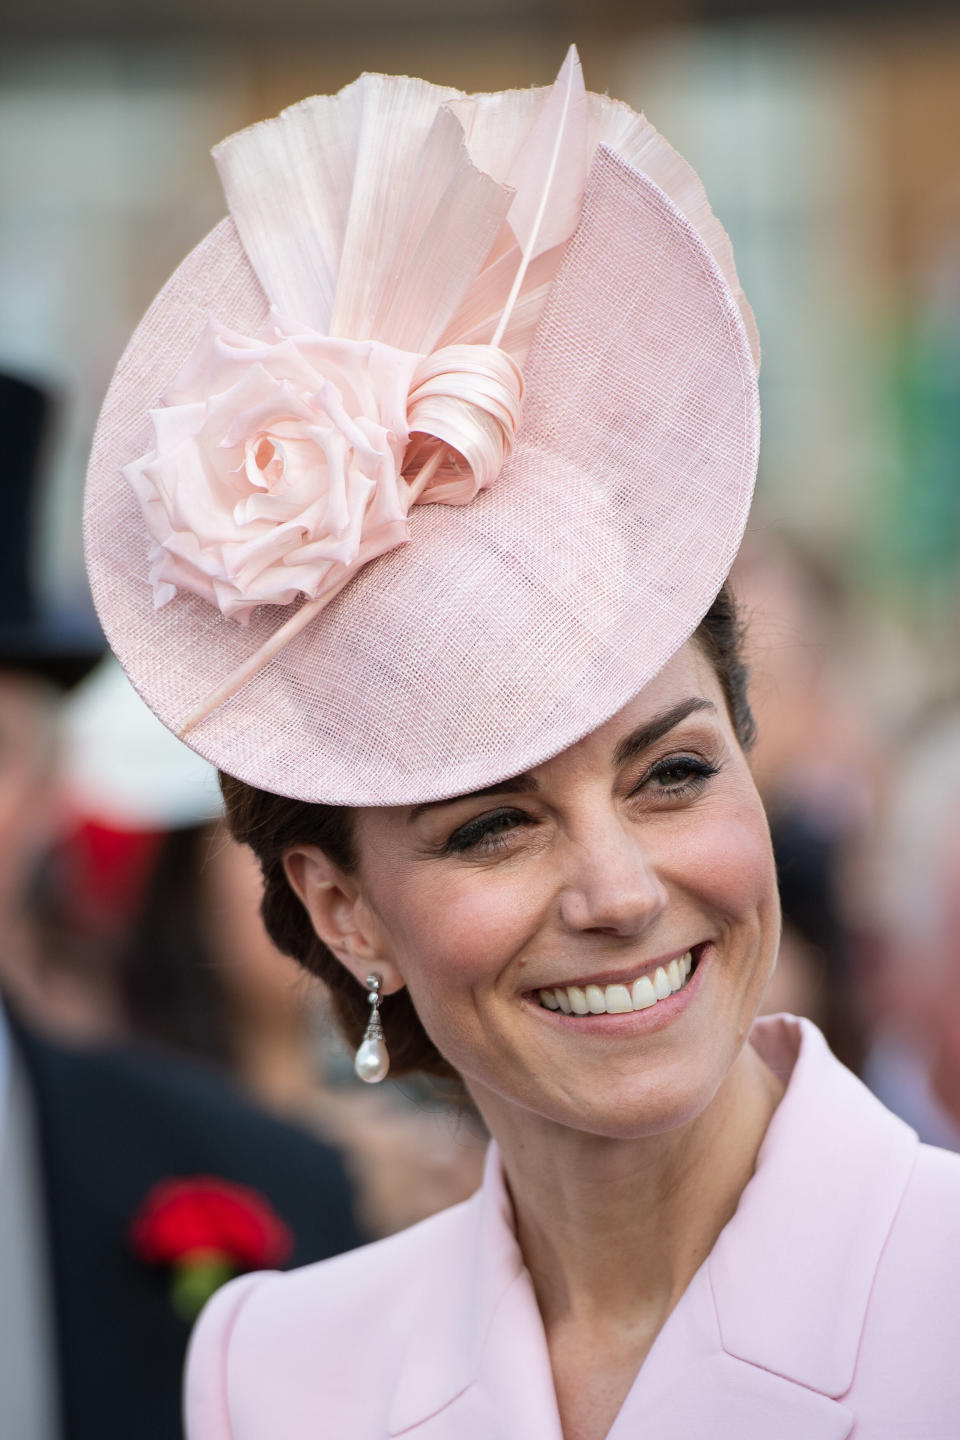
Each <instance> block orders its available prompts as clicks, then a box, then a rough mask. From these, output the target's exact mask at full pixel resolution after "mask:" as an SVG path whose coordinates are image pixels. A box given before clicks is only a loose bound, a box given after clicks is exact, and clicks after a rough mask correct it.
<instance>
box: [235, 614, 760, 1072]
mask: <svg viewBox="0 0 960 1440" xmlns="http://www.w3.org/2000/svg"><path fill="white" fill-rule="evenodd" d="M693 638H694V640H695V641H696V642H697V644H698V645H699V646H700V647H701V650H702V651H703V653H704V654H705V655H706V657H707V659H708V660H709V661H710V664H711V665H712V666H713V669H714V671H715V672H716V675H717V679H718V680H719V681H720V686H721V688H722V690H723V694H724V698H725V700H726V702H727V708H728V710H729V713H730V719H731V721H732V722H733V728H734V731H735V732H736V736H737V739H738V740H739V742H740V744H741V745H742V746H743V748H744V749H745V750H746V749H749V747H750V746H751V745H752V743H753V740H754V737H755V733H756V727H755V725H754V720H753V715H752V713H751V710H750V701H749V698H748V695H747V669H746V665H745V663H744V659H743V625H742V623H741V620H740V617H739V614H738V612H737V607H736V603H735V601H734V599H733V596H732V594H731V592H730V590H729V589H728V587H727V586H724V587H723V589H722V590H721V591H720V594H719V595H718V596H717V598H716V600H715V601H714V602H713V604H712V605H711V607H710V609H709V610H708V611H707V613H706V615H705V616H704V618H703V620H702V621H701V622H700V625H699V626H698V628H697V630H696V631H695V633H694V637H693ZM220 784H221V787H222V789H223V796H224V800H225V801H226V807H227V820H228V823H229V826H230V832H231V834H232V835H233V837H234V839H235V840H238V841H239V842H240V843H241V844H242V845H249V846H250V848H251V849H252V850H253V852H254V854H255V855H256V857H257V859H258V860H259V861H260V868H261V870H262V872H263V882H264V891H263V902H262V905H261V913H262V915H263V919H264V923H265V925H266V927H267V931H268V933H269V935H270V938H271V939H272V940H273V943H274V944H275V945H276V946H277V947H278V949H280V950H282V951H283V952H284V954H286V955H292V956H293V958H294V959H295V960H298V961H299V962H300V964H301V965H303V966H305V967H306V969H307V970H309V971H310V972H311V973H312V974H314V975H318V976H319V977H320V979H321V980H323V981H324V982H325V984H326V985H327V988H328V989H329V991H330V995H331V997H332V1000H333V1007H334V1013H335V1015H336V1018H337V1020H338V1022H339V1024H340V1028H341V1030H342V1031H343V1034H344V1036H345V1037H346V1039H347V1041H348V1042H349V1044H350V1045H351V1046H357V1045H359V1043H360V1039H361V1037H362V1035H363V1031H364V1027H365V1026H366V1023H367V1019H368V1016H369V1013H370V1007H369V1005H368V1004H367V996H366V993H365V992H364V991H363V990H362V989H361V987H360V986H359V985H358V984H357V982H356V980H355V979H354V978H353V976H352V975H351V974H350V973H349V972H348V971H347V970H346V969H345V968H344V966H343V965H341V963H340V961H339V960H337V959H336V957H335V956H334V955H333V954H332V953H331V951H330V950H328V949H327V947H326V945H324V944H323V942H322V941H321V940H319V939H318V938H317V935H316V934H315V932H314V929H313V926H312V925H311V923H310V918H309V916H308V915H307V912H306V910H305V909H304V907H303V905H302V904H301V903H300V901H299V900H298V898H297V896H296V895H295V894H294V892H293V890H292V889H291V888H290V885H289V882H288V881H287V877H286V873H285V871H284V867H283V857H284V855H285V854H286V852H287V851H288V850H290V849H292V848H293V847H294V846H296V845H316V846H317V847H318V848H319V849H320V850H322V851H323V853H324V854H325V855H327V856H328V857H329V858H330V859H331V860H332V861H333V862H334V864H335V865H338V866H339V867H340V869H341V870H343V871H344V872H346V873H347V874H349V873H350V872H351V871H353V870H355V869H356V866H357V863H358V855H357V851H356V844H355V838H354V833H353V825H352V821H351V814H352V812H351V810H350V808H349V807H348V806H343V805H311V804H307V803H305V802H304V801H301V800H288V799H285V798H284V797H283V796H280V795H272V794H270V792H269V791H266V790H256V789H254V788H253V787H252V786H250V785H245V784H244V783H243V782H242V781H241V780H235V779H234V778H233V777H232V776H230V775H224V774H221V776H220ZM381 1018H382V1020H383V1030H384V1038H385V1039H386V1043H387V1049H388V1050H389V1052H390V1069H391V1073H392V1074H394V1075H403V1074H408V1073H410V1072H412V1071H419V1072H421V1073H424V1074H429V1075H440V1076H445V1077H450V1076H452V1075H453V1073H454V1072H453V1070H452V1068H451V1067H450V1065H448V1063H447V1062H446V1060H444V1058H443V1056H442V1055H441V1054H440V1052H439V1051H438V1050H437V1049H436V1047H435V1046H434V1044H433V1042H432V1040H431V1039H430V1038H429V1036H428V1035H427V1032H426V1031H425V1030H424V1028H423V1026H422V1025H421V1023H420V1019H419V1017H418V1015H417V1013H416V1011H415V1010H414V1008H413V1003H412V1001H411V999H410V994H409V991H407V990H406V989H404V990H398V991H397V992H396V994H394V995H387V996H385V997H384V1000H383V1005H382V1009H381Z"/></svg>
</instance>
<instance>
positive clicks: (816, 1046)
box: [87, 54, 960, 1440]
mask: <svg viewBox="0 0 960 1440" xmlns="http://www.w3.org/2000/svg"><path fill="white" fill-rule="evenodd" d="M217 160H218V165H219V167H220V170H221V174H222V176H223V178H224V182H225V188H226V191H227V197H228V203H229V205H230V209H231V216H232V223H231V222H227V228H226V229H225V228H224V227H219V228H218V230H217V231H215V232H213V234H212V235H211V236H210V237H208V239H207V240H206V241H205V242H203V243H202V245H201V246H199V247H198V249H197V251H195V252H194V253H193V255H192V256H191V257H188V260H187V261H186V262H184V265H183V266H182V267H181V269H180V271H179V272H178V274H177V275H176V276H175V277H174V280H173V281H171V283H170V286H168V288H167V290H166V291H165V292H164V293H163V294H162V295H161V296H160V297H159V299H158V301H157V302H156V303H155V306H154V309H153V310H152V311H151V312H150V314H149V315H148V316H147V318H146V320H145V321H144V323H143V325H142V326H141V329H140V330H139V331H138V333H137V335H136V336H135V337H134V341H133V342H132V344H131V347H130V349H129V351H128V353H127V356H126V357H125V360H124V361H123V362H122V363H121V368H120V370H119V371H118V375H117V377H116V379H115V382H114V387H113V389H112V390H111V394H110V396H108V399H107V403H106V406H105V410H104V416H103V418H102V420H101V427H100V432H99V436H98V442H97V444H96V446H95V450H94V458H93V461H92V466H91V480H90V489H89V498H88V519H87V546H88V557H89V561H90V568H91V575H92V580H93V584H94V591H95V594H96V597H97V600H98V605H99V608H100V612H101V617H102V619H103V621H104V624H105V627H106V629H107V632H108V634H109V636H110V638H111V642H112V643H113V645H114V647H115V648H116V649H117V651H118V653H119V654H120V656H121V659H123V661H124V663H125V664H126V665H127V667H128V668H129V669H130V671H131V673H132V674H133V676H134V678H135V679H136V681H137V683H138V686H139V688H140V689H141V690H142V692H143V693H144V694H145V695H146V696H147V698H148V699H149V700H150V703H151V704H152V705H153V706H154V708H155V709H156V710H157V712H158V713H159V714H160V715H161V718H163V719H164V720H165V721H166V722H167V723H168V724H169V725H171V726H172V727H174V728H177V729H178V730H179V731H180V732H181V733H183V734H188V735H189V737H190V743H191V744H192V745H194V746H195V748H197V749H198V750H199V751H200V752H201V753H203V754H205V755H207V757H208V758H211V759H215V760H217V762H218V763H219V765H220V767H221V769H222V770H223V771H224V772H225V773H226V775H227V776H228V777H231V778H228V779H227V780H226V781H225V789H226V793H227V797H228V804H229V808H230V812H231V820H232V824H233V827H234V831H235V833H236V834H237V836H238V838H240V839H242V840H244V841H246V842H247V843H249V844H251V845H252V846H253V847H254V849H255V850H256V851H257V853H258V854H259V857H260V860H261V864H262V866H263V869H264V874H265V880H266V896H265V914H266V917H267V920H268V924H269V927H270V929H271V933H272V935H273V937H274V939H275V940H276V941H277V943H279V944H280V945H281V947H282V948H284V949H286V950H288V951H289V952H290V953H292V954H294V955H296V956H297V958H299V959H300V960H301V961H303V962H304V963H306V964H308V965H310V966H311V967H312V968H314V969H317V970H319V971H320V972H321V973H322V974H323V975H324V977H325V978H326V980H327V981H328V983H329V984H330V986H331V988H332V990H333V994H334V997H335V1000H336V1004H337V1008H338V1011H339V1014H340V1018H341V1021H342V1022H343V1024H344V1028H345V1030H346V1033H347V1034H348V1035H349V1037H350V1038H351V1040H352V1042H353V1043H354V1044H356V1045H357V1046H358V1051H357V1070H358V1073H359V1074H360V1075H361V1077H362V1078H364V1079H366V1080H369V1081H376V1080H377V1079H379V1078H381V1077H382V1076H383V1074H384V1073H386V1069H387V1067H388V1065H389V1066H391V1067H392V1068H393V1070H394V1072H395V1073H396V1072H402V1071H408V1070H415V1069H426V1070H432V1071H441V1072H446V1073H449V1071H450V1070H453V1071H455V1072H456V1073H457V1074H459V1075H460V1077H461V1078H462V1080H463V1082H464V1084H465V1086H466V1088H467V1090H468V1091H469V1093H470V1095H471V1096H472V1098H473V1100H474V1102H475V1103H476V1105H477V1106H478V1108H479V1110H480V1112H481V1114H482V1115H483V1117H484V1119H485V1121H486V1123H487V1125H488V1126H489V1128H490V1131H491V1133H492V1135H493V1137H494V1144H493V1145H492V1146H491V1148H490V1151H489V1154H488V1161H487V1167H486V1172H485V1178H484V1183H483V1186H482V1188H481V1190H480V1192H479V1193H478V1195H477V1196H475V1197H474V1198H473V1199H472V1200H470V1201H468V1202H466V1204H465V1205H462V1206H459V1207H455V1208H454V1209H451V1210H447V1211H445V1212H443V1213H442V1214H441V1215H439V1216H437V1217H434V1218H432V1219H431V1220H429V1221H426V1222H424V1223H423V1224H422V1225H420V1226H417V1227H415V1228H414V1229H412V1230H408V1231H405V1232H404V1233H402V1234H401V1235H399V1236H396V1237H393V1238H391V1239H390V1240H387V1241H384V1242H381V1243H379V1244H377V1245H374V1246H371V1247H367V1248H364V1249H361V1250H359V1251H356V1252H354V1253H353V1254H350V1255H347V1256H343V1257H340V1258H338V1259H336V1260H334V1261H332V1262H327V1263H325V1264H324V1265H322V1266H319V1267H313V1268H310V1269H307V1270H303V1271H300V1272H297V1273H295V1274H293V1275H291V1276H284V1277H276V1276H263V1275H254V1276H247V1277H243V1278H241V1279H240V1280H238V1281H236V1282H234V1283H233V1284H232V1285H230V1286H228V1287H226V1288H225V1289H224V1290H223V1291H222V1292H221V1293H220V1294H219V1295H218V1296H217V1297H216V1298H215V1299H214V1301H213V1302H212V1304H211V1306H210V1307H209V1309H208V1311H207V1312H206V1313H205V1315H204V1317H203V1318H202V1319H201V1321H200V1323H199V1326H198V1329H197V1331H196V1333H195V1336H194V1341H193V1349H192V1356H191V1362H190V1366H189V1372H188V1381H187V1422H188V1431H189V1434H190V1437H191V1440H225V1437H228V1436H229V1437H235V1440H247V1437H258V1436H269V1437H271V1440H273V1437H282V1440H301V1437H304V1440H305V1437H307V1436H317V1435H329V1436H332V1437H333V1436H336V1437H339V1436H343V1435H351V1436H356V1437H364V1440H374V1437H383V1436H387V1435H400V1434H416V1435H418V1436H423V1437H424V1440H426V1437H428V1436H431V1437H437V1440H440V1437H444V1440H464V1437H476V1440H480V1437H484V1440H487V1437H491V1436H517V1437H519V1436H524V1437H528V1436H537V1437H541V1436H542V1437H557V1440H559V1437H561V1436H562V1437H564V1440H600V1437H603V1436H611V1437H613V1440H625V1437H627V1436H632V1435H639V1434H651V1435H654V1434H655V1435H658V1436H666V1437H670V1436H673V1437H677V1440H679V1437H681V1436H684V1437H686V1436H689V1435H691V1434H694V1433H699V1432H705V1433H709V1434H711V1435H729V1436H734V1435H736V1436H738V1437H743V1436H751V1437H752V1436H756V1437H760V1436H763V1437H768V1436H770V1435H776V1436H777V1437H791V1436H792V1437H796V1440H800V1437H803V1440H810V1437H814V1436H818V1437H823V1440H827V1437H836V1440H840V1437H842V1436H847V1435H856V1436H857V1437H858V1440H863V1437H883V1440H887V1437H893V1436H905V1435H910V1436H911V1437H913V1436H921V1435H925V1436H931V1437H932V1436H934V1435H941V1436H946V1435H947V1434H948V1433H949V1430H950V1427H952V1426H953V1425H954V1423H955V1415H956V1413H957V1404H958V1401H960V1388H958V1382H957V1380H956V1379H955V1378H954V1367H953V1364H952V1350H953V1334H952V1327H951V1324H950V1321H949V1315H950V1306H949V1303H948V1297H949V1296H951V1295H952V1293H953V1291H954V1288H955V1286H956V1283H957V1280H958V1279H960V1220H958V1217H960V1205H958V1203H957V1202H958V1199H960V1175H958V1167H957V1162H956V1161H954V1160H953V1159H951V1158H950V1157H948V1156H944V1155H941V1154H939V1153H938V1152H935V1151H930V1150H924V1149H922V1148H920V1147H918V1145H917V1142H916V1138H915V1137H914V1136H913V1135H912V1134H911V1133H910V1132H909V1131H908V1130H907V1129H906V1128H905V1127H904V1126H903V1125H902V1124H901V1123H900V1122H899V1121H897V1120H895V1119H894V1118H893V1117H892V1116H890V1115H889V1114H888V1113H887V1112H886V1111H884V1110H883V1109H882V1107H880V1106H879V1105H878V1104H877V1103H876V1102H875V1101H874V1100H872V1099H871V1098H870V1097H869V1095H867V1093H866V1092H865V1091H864V1090H863V1089H862V1087H861V1086H860V1085H859V1083H858V1082H857V1081H856V1080H855V1079H854V1078H853V1077H852V1076H851V1075H850V1074H849V1073H848V1072H847V1071H845V1070H844V1069H843V1068H842V1067H841V1066H840V1065H839V1064H838V1063H837V1062H836V1061H835V1060H833V1059H832V1057H831V1056H830V1054H829V1052H828V1051H827V1050H826V1047H825V1046H824V1044H823V1041H822V1039H821V1037H820V1036H819V1034H818V1032H817V1031H816V1030H814V1029H813V1028H812V1027H811V1026H809V1025H806V1024H804V1023H802V1022H798V1021H794V1020H791V1019H790V1018H789V1017H780V1018H777V1019H774V1020H769V1021H763V1022H759V1023H757V1024H754V1018H755V1016H756V1013H757V1008H758V1005H759V1002H760V998H761V995H762V993H763V989H764V986H765V984H766V981H767V979H768V978H769V975H770V972H771V969H772V967H773V963H774V958H775V955H776V949H777V941H778V905H777V896H776V887H775V879H774V870H773V863H772V858H771V853H770V842H769V834H768V830H767V826H766V822H765V818H764V815H763V811H762V808H761V806H760V802H759V800H758V797H757V794H756V791H755V789H754V786H753V782H752V780H751V777H750V772H749V768H748V764H747V760H746V753H745V752H746V746H747V744H748V742H749V739H750V731H751V721H750V715H749V708H748V705H747V701H746V694H745V690H744V675H743V669H742V665H741V663H740V659H739V654H738V648H737V640H738V627H737V621H736V617H735V614H734V611H733V609H732V606H731V602H730V599H729V596H728V595H727V593H726V591H725V590H724V589H723V581H724V577H725V575H726V572H727V570H728V568H729V564H730V561H731V559H732V556H733V553H734V552H735V550H736V546H737V544H738V542H739V539H740V535H741V534H742V530H743V524H744V522H745V518H746V511H747V505H748V501H749V495H750V491H751V488H752V483H753V477H754V474H755V469H756V460H757V408H756V361H757V352H756V342H755V334H754V331H753V328H752V321H751V317H750V313H749V307H748V306H747V305H746V302H745V301H744V299H743V297H742V294H741V293H740V291H739V286H738V284H737V280H736V272H735V270H734V268H733V262H732V257H731V255H730V250H729V243H728V242H727V240H726V236H725V235H724V234H723V232H722V230H721V229H720V227H719V226H718V225H717V222H716V221H715V219H714V217H713V216H712V214H711V213H710V210H709V207H708V205H707V203H706V199H705V197H704V196H703V192H702V190H701V189H700V187H699V184H698V182H697V181H696V177H695V176H693V175H692V172H690V170H689V168H688V167H686V166H685V165H684V163H683V162H682V161H681V160H680V159H679V157H677V156H676V155H675V154H674V152H672V151H671V150H670V149H669V147H667V146H666V144H665V142H663V141H662V140H661V138H660V137H659V136H658V135H656V132H655V131H653V130H652V128H651V127H650V126H649V125H648V124H647V122H646V121H644V120H643V119H642V117H637V116H634V115H632V113H631V112H629V111H627V110H626V109H625V108H624V107H620V106H617V105H615V104H614V102H611V101H607V100H604V99H603V98H601V97H597V96H588V95H587V94H586V93H585V92H584V91H583V87H582V80H581V78H580V73H579V66H578V64H577V62H576V58H575V56H574V55H573V54H571V56H569V57H568V60H567V62H566V64H565V65H564V68H563V70H562V71H561V74H560V76H559V77H558V80H557V82H556V84H555V86H553V87H552V88H551V89H549V90H548V91H546V92H527V93H524V94H519V93H514V94H508V95H504V96H472V97H467V96H460V95H458V94H456V93H454V92H445V91H438V90H435V89H434V88H433V87H428V86H423V85H422V84H421V83H420V82H416V81H400V80H391V79H389V78H385V77H364V79H363V80H361V81H360V82H358V83H357V85H356V86H352V87H348V89H347V90H346V91H344V92H342V94H341V95H340V96H338V97H335V98H334V99H332V100H330V99H326V98H319V99H314V100H313V101H308V102H304V105H303V106H300V107H295V108H294V110H293V111H290V112H286V113H285V115H284V116H281V117H279V119H278V120H276V121H272V122H267V124H266V125H263V126H257V127H254V129H253V130H252V131H249V132H245V133H244V134H243V135H241V136H238V137H234V139H233V140H231V141H228V142H226V144H225V146H223V147H220V149H219V150H218V152H217ZM234 227H235V228H234ZM238 237H239V238H238ZM267 301H269V302H270V303H271V304H272V306H273V307H274V309H273V313H272V315H271V316H270V317H269V318H268V320H267V323H266V325H263V316H264V310H265V305H266V302H267ZM204 305H207V306H209V308H210V310H211V311H212V314H213V320H212V322H211V323H209V324H208V327H207V329H206V331H204V328H203V326H204V320H203V306H204ZM228 325H229V327H230V328H229V329H228V328H227V326H228ZM258 325H259V326H263V328H262V329H260V330H259V332H258V333H254V332H255V331H256V330H257V326H258ZM151 397H152V398H151ZM160 397H162V403H160V404H159V405H158V404H157V402H158V398H160ZM521 401H522V425H521V424H520V412H521ZM150 404H152V405H153V406H155V407H157V408H155V409H154V411H153V414H152V417H151V418H152V423H153V439H152V448H149V449H147V450H146V451H145V452H144V447H145V446H150V445H151V439H150V434H149V427H148V426H146V424H145V419H146V416H145V411H146V408H147V406H148V405H150ZM141 452H144V453H141ZM138 456H139V458H138ZM121 465H122V466H123V467H124V474H123V475H121V474H120V473H119V467H120V466H121ZM124 476H125V479H126V484H125V483H124ZM424 502H431V503H424ZM451 507H455V508H451ZM148 537H149V540H150V541H151V542H152V544H151V545H149V546H148V543H147V542H148ZM406 540H409V542H410V543H409V545H408V546H406V548H402V542H404V541H406ZM398 546H401V548H397V547H398ZM131 577H132V579H131ZM151 592H152V593H151ZM277 607H280V608H279V611H278V609H277ZM368 1016H369V1020H367V1017H368ZM934 1231H935V1232H936V1236H937V1240H936V1250H935V1251H934V1250H933V1249H932V1247H931V1245H930V1236H931V1234H932V1233H934Z"/></svg>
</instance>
